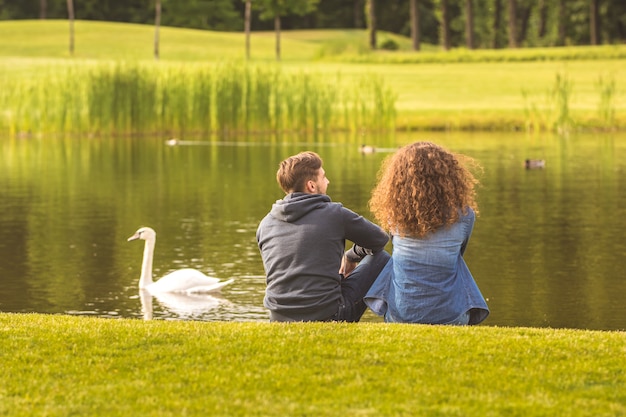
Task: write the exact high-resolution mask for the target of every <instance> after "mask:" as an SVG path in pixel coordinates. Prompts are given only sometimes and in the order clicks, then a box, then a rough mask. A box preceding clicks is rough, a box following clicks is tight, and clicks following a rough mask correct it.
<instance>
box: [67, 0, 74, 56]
mask: <svg viewBox="0 0 626 417" xmlns="http://www.w3.org/2000/svg"><path fill="white" fill-rule="evenodd" d="M67 17H68V19H69V21H70V56H74V0H67Z"/></svg>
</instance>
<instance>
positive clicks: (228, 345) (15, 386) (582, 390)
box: [0, 314, 626, 417]
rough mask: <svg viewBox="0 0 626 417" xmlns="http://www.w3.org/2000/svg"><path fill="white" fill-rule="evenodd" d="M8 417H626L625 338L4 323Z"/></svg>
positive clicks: (2, 386) (1, 340) (411, 328)
mask: <svg viewBox="0 0 626 417" xmlns="http://www.w3.org/2000/svg"><path fill="white" fill-rule="evenodd" d="M0 332H1V334H0V361H1V363H2V374H1V375H2V376H1V377H0V415H6V416H32V415H46V416H69V415H89V416H98V415H101V416H129V415H133V416H139V415H142V416H147V415H153V416H168V415H172V416H180V415H189V416H193V415H211V416H294V415H300V416H337V415H362V416H399V415H406V416H416V415H429V416H525V417H527V416H531V417H532V416H594V417H595V416H623V415H626V334H625V333H623V332H599V331H582V330H564V329H562V330H555V329H530V328H496V327H484V326H480V327H446V326H423V325H391V324H383V323H359V324H340V323H315V324H313V323H296V324H271V323H223V322H216V323H208V322H168V321H152V322H144V321H139V320H126V319H120V320H110V319H95V318H81V317H70V316H50V315H36V314H33V315H31V314H28V315H26V314H0Z"/></svg>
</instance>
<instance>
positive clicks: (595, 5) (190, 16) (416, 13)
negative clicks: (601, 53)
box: [0, 0, 626, 49]
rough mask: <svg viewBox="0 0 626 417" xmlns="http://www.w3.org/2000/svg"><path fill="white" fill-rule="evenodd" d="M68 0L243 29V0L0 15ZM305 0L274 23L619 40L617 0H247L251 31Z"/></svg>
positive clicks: (475, 39)
mask: <svg viewBox="0 0 626 417" xmlns="http://www.w3.org/2000/svg"><path fill="white" fill-rule="evenodd" d="M72 2H73V7H74V13H75V18H76V19H81V20H102V21H116V22H129V23H144V24H153V23H154V22H155V5H156V4H157V3H159V4H160V6H161V9H162V15H161V25H164V26H174V27H185V28H196V29H207V30H217V31H243V30H244V19H245V17H244V16H245V8H246V7H245V3H246V2H245V0H185V1H180V0H152V1H148V0H73V1H68V0H19V1H18V0H0V19H2V20H8V19H65V18H68V4H69V3H72ZM307 2H308V3H310V4H309V5H308V6H307V8H306V10H310V9H311V5H314V7H313V8H312V10H313V11H311V12H308V13H306V14H304V15H301V14H303V13H287V12H286V13H285V14H284V15H281V16H280V27H281V29H283V30H289V29H330V28H365V27H369V28H372V26H373V28H374V29H375V30H382V31H388V32H393V33H397V34H401V35H405V36H410V37H412V38H413V40H414V42H413V43H414V45H418V47H417V48H415V49H419V43H420V42H424V43H428V44H434V45H442V46H443V47H445V48H446V49H448V48H453V47H457V46H460V47H468V48H470V49H473V48H481V49H487V48H494V49H495V48H506V47H512V48H515V47H534V46H561V45H596V44H617V43H624V42H626V1H624V0H282V3H280V4H281V5H280V6H277V4H279V2H277V0H251V3H252V15H251V29H252V30H254V31H256V30H274V28H275V23H276V20H275V19H274V18H270V17H269V16H271V13H268V11H267V10H263V9H264V8H266V9H267V8H272V7H285V6H284V5H283V4H286V3H293V5H291V6H288V7H287V9H289V8H290V9H291V11H294V10H297V9H298V7H300V6H298V5H297V4H300V3H301V4H304V3H307ZM302 7H305V6H302ZM371 7H373V9H374V13H373V14H372V13H370V12H369V10H370V8H371ZM303 10H304V9H303ZM412 21H413V24H412V23H411V22H412ZM412 28H413V30H412ZM378 46H379V47H385V45H378ZM390 49H393V48H390Z"/></svg>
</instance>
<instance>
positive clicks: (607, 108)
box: [596, 76, 617, 128]
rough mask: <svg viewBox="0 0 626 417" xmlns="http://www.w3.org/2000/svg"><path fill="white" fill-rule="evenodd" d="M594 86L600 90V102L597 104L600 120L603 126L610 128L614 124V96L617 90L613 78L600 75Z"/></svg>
mask: <svg viewBox="0 0 626 417" xmlns="http://www.w3.org/2000/svg"><path fill="white" fill-rule="evenodd" d="M596 86H597V88H598V90H600V102H599V104H598V115H599V116H600V121H601V123H602V124H603V125H604V127H605V128H611V127H613V126H614V125H615V96H616V92H617V91H616V84H615V78H613V77H610V78H604V77H602V76H600V77H598V81H597V83H596Z"/></svg>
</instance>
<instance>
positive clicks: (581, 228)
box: [0, 133, 626, 329]
mask: <svg viewBox="0 0 626 417" xmlns="http://www.w3.org/2000/svg"><path fill="white" fill-rule="evenodd" d="M414 140H431V141H434V142H437V143H440V144H442V145H443V146H446V147H447V148H449V149H451V150H453V151H455V152H460V153H464V154H467V155H470V156H472V157H473V158H475V159H476V160H477V161H478V162H480V164H481V165H482V167H483V173H482V175H480V179H481V187H480V188H479V190H478V191H479V205H480V216H479V217H478V220H477V222H476V226H475V230H474V234H473V236H472V240H471V242H470V244H469V246H468V249H467V252H466V260H467V263H468V265H469V267H470V269H471V271H472V273H473V274H474V276H475V278H476V280H477V282H478V284H479V287H480V289H481V290H482V292H483V294H484V295H485V297H486V298H487V299H488V303H489V306H490V308H491V310H492V314H491V315H490V317H489V318H488V320H487V321H486V322H485V325H502V326H542V327H546V326H551V327H576V328H592V329H625V328H626V303H624V302H623V296H622V294H624V293H626V282H624V280H623V278H622V277H623V271H622V269H621V265H622V264H623V262H624V259H625V258H626V243H624V240H623V237H622V234H623V232H622V231H623V230H624V229H626V216H623V213H624V210H625V209H626V192H625V191H626V190H625V188H626V137H624V135H623V134H621V135H620V134H615V135H611V136H596V135H580V136H572V137H567V138H559V137H536V136H526V135H519V134H508V135H505V134H485V133H480V134H442V133H439V134H435V133H414V134H410V135H409V134H406V135H396V136H392V137H387V136H384V137H376V136H370V137H363V138H357V139H345V138H324V139H319V138H281V139H276V138H270V139H264V138H246V139H245V140H242V141H241V142H237V141H233V142H212V143H208V142H204V143H203V146H186V145H180V146H169V145H168V144H167V143H166V142H165V140H163V139H159V138H155V139H148V138H137V139H119V138H118V139H110V140H109V139H84V138H83V139H54V138H45V139H29V140H19V139H2V140H0V311H4V312H42V313H62V314H81V315H94V316H99V317H129V318H137V319H141V318H143V317H145V316H151V317H152V318H153V319H180V320H228V321H267V319H268V313H267V311H266V310H265V309H264V308H263V292H264V289H265V281H264V276H263V266H262V263H261V259H260V256H259V253H258V249H257V246H256V239H255V231H256V227H257V225H258V222H259V221H260V219H261V218H262V217H263V216H264V215H265V214H266V213H267V211H268V210H269V207H270V205H271V204H272V202H273V201H274V200H276V199H279V198H282V192H281V191H280V189H279V188H278V186H277V185H276V183H275V173H276V168H277V164H278V162H279V161H280V160H282V159H283V158H285V157H286V156H288V155H290V154H293V153H296V152H298V151H301V150H305V149H311V150H314V151H317V152H319V153H320V155H321V156H322V157H323V159H324V163H325V168H326V172H327V175H328V178H329V179H330V185H329V188H328V192H329V195H330V196H331V198H332V199H333V200H335V201H341V202H342V203H343V204H344V205H345V206H347V207H349V208H351V209H353V210H355V211H357V212H360V213H363V214H364V215H366V216H367V215H368V211H367V201H368V199H369V195H370V190H371V188H372V186H373V185H374V183H375V181H376V173H377V171H378V168H379V166H380V163H381V162H382V160H383V159H384V158H385V157H386V156H388V155H389V152H387V151H388V150H390V149H391V150H392V149H394V148H396V147H397V146H400V145H403V144H405V143H408V142H411V141H414ZM288 142H291V143H288ZM362 143H367V144H371V145H372V146H373V147H374V148H378V149H385V150H386V152H375V151H374V152H369V153H363V152H361V149H360V148H361V144H362ZM527 158H530V159H541V160H545V161H546V165H545V167H544V168H543V169H537V170H526V169H525V168H524V161H525V160H526V159H527ZM145 225H150V226H152V227H154V229H155V230H157V233H158V234H159V241H158V242H157V249H156V250H157V252H158V256H157V259H155V260H154V276H155V278H158V277H160V276H163V275H165V274H166V273H168V272H170V271H171V270H174V269H179V268H185V267H189V268H196V269H199V270H201V271H203V272H204V273H206V274H208V275H211V276H215V277H218V278H221V279H229V278H234V279H235V281H234V282H233V283H232V284H230V285H229V286H227V287H225V288H224V289H223V290H222V293H221V295H218V296H216V295H211V296H210V297H200V298H191V297H186V298H185V299H181V298H180V297H163V296H159V297H154V298H152V299H151V300H149V299H148V298H146V297H142V296H141V294H140V293H139V292H138V291H139V290H138V279H139V275H140V270H141V263H140V260H141V254H142V250H143V248H142V247H141V246H142V245H129V244H127V242H126V238H127V237H128V236H129V235H130V234H132V232H134V231H135V230H136V229H137V228H138V227H140V226H145ZM142 306H143V307H142ZM366 320H369V321H375V320H379V319H378V318H376V317H374V316H373V315H371V314H368V315H367V316H366Z"/></svg>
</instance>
